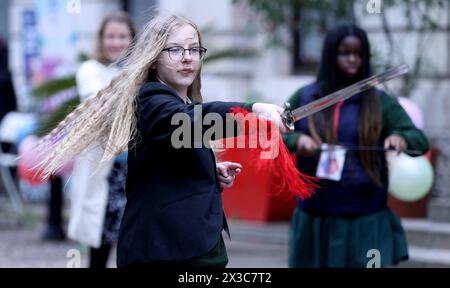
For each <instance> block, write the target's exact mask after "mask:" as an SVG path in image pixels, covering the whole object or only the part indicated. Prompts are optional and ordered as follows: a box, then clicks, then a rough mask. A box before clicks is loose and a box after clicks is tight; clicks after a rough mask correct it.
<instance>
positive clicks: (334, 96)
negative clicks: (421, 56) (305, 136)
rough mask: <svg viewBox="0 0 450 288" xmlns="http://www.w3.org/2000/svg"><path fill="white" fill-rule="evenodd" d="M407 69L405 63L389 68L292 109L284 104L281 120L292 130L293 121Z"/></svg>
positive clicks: (405, 71)
mask: <svg viewBox="0 0 450 288" xmlns="http://www.w3.org/2000/svg"><path fill="white" fill-rule="evenodd" d="M408 70H409V68H408V65H406V64H403V65H400V66H397V67H394V68H391V69H389V70H387V71H385V72H383V73H380V74H377V75H374V76H371V77H369V78H366V79H363V80H361V81H359V82H356V83H354V84H352V85H350V86H348V87H345V88H344V89H341V90H338V91H335V92H333V93H331V94H328V95H327V96H324V97H322V98H320V99H317V100H315V101H312V102H310V103H308V104H306V105H303V106H301V107H299V108H297V109H295V110H292V111H291V110H290V109H289V105H286V109H285V111H284V113H283V115H282V119H283V122H284V124H285V126H286V127H287V128H288V129H289V130H294V122H296V121H298V120H300V119H302V118H305V117H308V116H310V115H312V114H314V113H317V112H319V111H321V110H323V109H325V108H328V107H330V106H332V105H334V104H336V103H338V102H340V101H344V100H345V99H348V98H350V97H352V96H353V95H356V94H359V93H361V92H363V91H366V90H368V89H370V88H373V87H375V86H377V85H379V84H381V83H383V82H386V81H389V80H392V79H394V78H396V77H398V76H401V75H403V74H406V73H408Z"/></svg>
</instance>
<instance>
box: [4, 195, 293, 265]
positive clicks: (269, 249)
mask: <svg viewBox="0 0 450 288" xmlns="http://www.w3.org/2000/svg"><path fill="white" fill-rule="evenodd" d="M2 203H3V204H2ZM25 211H26V212H25V216H24V217H23V218H22V219H21V220H20V221H19V220H18V218H17V217H16V216H15V215H14V213H13V212H12V211H10V209H9V206H7V205H6V206H5V198H0V267H32V268H35V267H58V268H64V267H67V266H68V265H69V266H70V265H71V264H73V263H74V261H73V259H74V258H73V257H74V255H75V254H73V251H79V253H80V256H81V257H80V259H81V261H80V264H81V267H86V265H87V249H86V247H83V246H81V245H79V244H78V243H76V242H73V241H69V240H67V241H56V242H55V241H54V242H49V241H43V240H42V238H41V236H42V233H43V231H44V227H45V226H44V223H45V218H46V207H45V205H43V204H33V205H30V204H28V205H27V206H26V210H25ZM66 215H67V213H66ZM229 224H230V230H231V236H232V239H233V240H232V241H231V242H230V241H229V240H228V239H227V238H226V237H224V238H225V241H226V245H227V248H228V256H229V259H230V262H229V265H228V267H230V268H236V267H249V268H253V267H261V268H264V267H286V266H287V247H286V245H285V244H286V236H287V234H286V233H287V223H275V224H271V225H263V224H258V223H245V222H239V221H230V223H229ZM268 232H269V233H271V234H272V236H273V234H276V235H279V237H270V238H268V239H264V238H261V235H265V234H267V233H268ZM266 240H267V241H266ZM73 249H77V250H73ZM71 253H72V254H71ZM75 253H78V252H75ZM109 267H115V255H112V257H111V258H110V261H109Z"/></svg>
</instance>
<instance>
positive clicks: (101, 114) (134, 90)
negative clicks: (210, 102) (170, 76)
mask: <svg viewBox="0 0 450 288" xmlns="http://www.w3.org/2000/svg"><path fill="white" fill-rule="evenodd" d="M186 24H187V25H191V26H192V27H193V28H194V29H196V30H197V32H198V36H199V41H200V45H201V44H202V42H201V37H200V32H199V30H198V28H197V26H196V25H195V24H194V23H193V22H192V21H190V20H189V19H187V18H184V17H180V16H176V15H158V16H155V17H154V18H153V19H152V20H150V21H149V22H148V23H147V25H146V26H145V28H144V29H143V31H142V33H141V34H140V35H139V37H138V38H136V39H135V40H134V41H133V43H132V44H131V45H130V48H129V50H128V51H127V57H126V58H125V60H124V66H123V69H122V71H121V73H120V74H119V75H118V76H116V77H115V78H114V79H113V80H112V81H111V83H110V84H109V85H108V86H107V87H105V88H103V89H102V90H100V91H99V92H98V93H97V94H96V95H95V96H93V97H91V98H89V99H88V100H86V101H85V102H83V103H81V104H80V105H79V106H78V107H77V108H76V109H75V110H74V111H73V112H72V113H70V114H69V115H68V116H67V117H66V118H65V119H64V120H63V121H61V122H60V123H59V124H58V126H57V127H56V128H55V129H53V130H52V131H51V132H50V133H49V134H48V135H46V136H45V137H44V138H43V139H42V140H41V141H40V142H39V144H38V145H37V147H36V152H37V153H38V155H39V157H40V159H42V161H41V162H40V165H39V166H40V167H39V168H40V169H41V174H40V175H41V176H42V177H45V178H46V177H49V176H50V175H52V174H54V173H55V172H57V171H58V170H59V169H60V168H61V167H62V166H64V165H65V164H66V163H67V162H68V161H70V160H71V159H73V158H74V157H75V156H77V155H79V154H80V153H81V152H83V151H84V150H86V149H90V148H94V147H96V146H98V145H100V146H101V147H102V148H103V149H104V153H103V157H102V160H101V162H100V163H102V162H105V161H110V160H112V159H113V158H114V157H115V156H116V155H118V154H120V153H121V152H123V151H126V150H127V149H128V146H129V144H131V145H134V144H135V143H136V141H138V139H139V135H138V131H137V127H136V124H137V117H136V98H137V95H138V92H139V89H140V87H141V86H142V85H143V84H144V83H145V82H146V81H147V79H148V78H149V76H150V77H151V75H152V74H154V73H155V71H151V69H152V68H151V66H152V64H153V63H155V62H156V61H157V59H158V57H159V55H160V53H161V51H162V49H164V46H165V44H166V42H167V38H168V36H169V33H170V32H171V31H172V30H173V29H174V28H177V27H180V26H183V25H186ZM200 74H201V71H199V73H198V75H197V77H196V78H195V80H194V82H193V83H192V85H191V86H190V87H189V88H188V97H190V98H191V99H194V100H197V101H201V94H200V88H201V81H200Z"/></svg>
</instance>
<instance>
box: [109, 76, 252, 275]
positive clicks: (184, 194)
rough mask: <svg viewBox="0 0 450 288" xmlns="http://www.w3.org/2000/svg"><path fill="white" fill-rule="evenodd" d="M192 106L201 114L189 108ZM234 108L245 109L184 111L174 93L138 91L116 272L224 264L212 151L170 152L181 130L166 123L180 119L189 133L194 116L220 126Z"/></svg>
mask: <svg viewBox="0 0 450 288" xmlns="http://www.w3.org/2000/svg"><path fill="white" fill-rule="evenodd" d="M196 105H200V106H197V107H198V108H194V107H195V106H196ZM232 107H243V108H247V109H248V108H249V106H248V105H246V104H244V103H238V102H212V103H206V104H200V103H192V104H186V103H184V101H183V100H182V99H181V98H180V97H179V96H178V95H177V93H176V92H175V90H174V89H172V88H171V87H168V86H166V85H164V84H161V83H156V82H148V83H146V84H145V85H143V87H142V88H141V89H140V91H139V95H138V97H137V108H136V115H137V121H138V122H137V128H138V132H139V135H138V136H137V139H136V141H135V142H132V143H130V146H129V153H128V176H127V184H126V195H127V204H126V207H125V212H124V215H123V221H122V225H121V230H120V235H119V241H118V247H117V265H118V267H125V266H133V265H143V264H149V265H151V264H162V263H166V264H167V263H169V264H170V263H174V264H177V265H178V264H180V265H185V266H203V265H207V266H225V265H226V264H227V262H228V258H227V256H226V250H225V247H224V244H223V240H222V239H221V232H222V230H223V229H227V224H226V219H225V215H224V212H223V208H222V189H221V187H220V183H219V180H218V178H217V175H216V161H215V157H214V154H213V151H212V150H211V149H209V148H207V147H205V146H204V145H203V144H202V145H201V146H200V148H179V149H177V148H175V147H174V145H173V143H172V133H173V132H174V131H175V130H176V129H177V128H179V127H180V126H179V125H172V124H171V121H172V117H173V116H174V115H175V114H177V113H185V114H184V115H188V116H189V117H188V119H189V121H190V124H191V125H192V126H191V128H192V129H194V128H193V127H194V125H199V124H201V121H202V119H201V118H199V117H197V118H195V117H194V116H198V115H196V113H194V109H199V108H201V109H200V110H201V112H202V114H203V115H206V114H207V113H209V112H215V113H218V114H219V115H220V116H221V117H222V119H224V120H225V117H226V113H229V112H230V108H232ZM197 112H198V110H197ZM176 123H177V124H178V122H176ZM224 123H225V121H224ZM197 127H200V129H202V128H201V126H197ZM202 132H204V128H203V129H202ZM191 136H192V139H191V140H192V141H191V142H190V143H191V144H192V145H194V137H193V135H191ZM197 145H198V144H197Z"/></svg>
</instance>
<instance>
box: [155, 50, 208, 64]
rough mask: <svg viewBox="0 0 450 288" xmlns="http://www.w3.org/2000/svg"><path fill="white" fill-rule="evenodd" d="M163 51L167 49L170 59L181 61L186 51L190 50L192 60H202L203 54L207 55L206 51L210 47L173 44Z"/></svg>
mask: <svg viewBox="0 0 450 288" xmlns="http://www.w3.org/2000/svg"><path fill="white" fill-rule="evenodd" d="M162 51H167V53H169V57H170V59H172V60H174V61H180V60H181V59H183V57H184V55H185V54H184V53H186V51H189V55H190V56H191V58H192V60H195V61H200V60H201V59H202V58H203V56H205V53H206V51H208V49H206V48H204V47H191V48H188V49H185V48H183V47H181V46H172V47H168V48H165V49H163V50H162Z"/></svg>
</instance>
